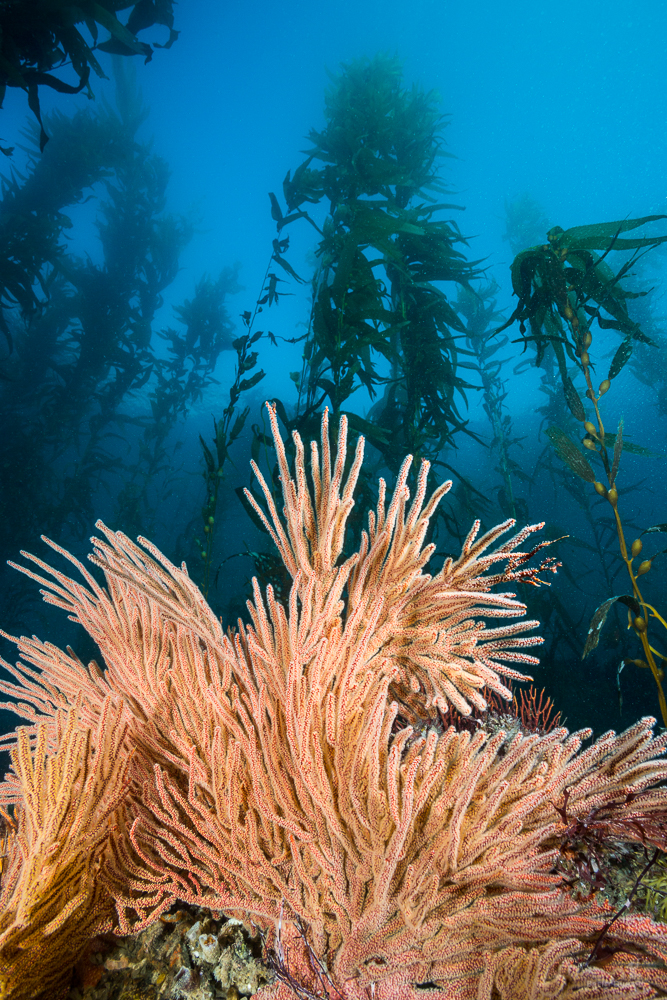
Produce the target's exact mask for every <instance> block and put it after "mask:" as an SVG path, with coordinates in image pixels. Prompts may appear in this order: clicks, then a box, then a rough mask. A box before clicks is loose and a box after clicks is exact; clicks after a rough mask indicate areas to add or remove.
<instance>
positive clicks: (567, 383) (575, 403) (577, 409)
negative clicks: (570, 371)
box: [563, 376, 586, 423]
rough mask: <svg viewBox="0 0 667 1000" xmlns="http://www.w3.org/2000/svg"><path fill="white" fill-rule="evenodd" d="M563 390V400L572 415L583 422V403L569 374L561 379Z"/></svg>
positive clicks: (584, 415)
mask: <svg viewBox="0 0 667 1000" xmlns="http://www.w3.org/2000/svg"><path fill="white" fill-rule="evenodd" d="M563 392H564V393H565V402H566V403H567V405H568V406H569V407H570V412H571V413H572V416H573V417H576V418H577V420H581V422H582V423H583V422H584V420H585V419H586V413H585V412H584V404H583V403H582V402H581V397H580V396H579V393H578V392H577V390H576V389H575V388H574V382H573V381H572V379H571V378H570V377H569V376H566V377H565V378H564V379H563Z"/></svg>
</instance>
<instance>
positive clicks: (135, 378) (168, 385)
mask: <svg viewBox="0 0 667 1000" xmlns="http://www.w3.org/2000/svg"><path fill="white" fill-rule="evenodd" d="M116 84H117V86H116V109H115V110H114V109H112V108H111V107H110V106H108V105H106V104H102V106H101V107H99V108H98V109H97V110H96V111H95V112H94V113H92V112H90V111H81V112H78V113H77V114H75V115H74V116H73V117H71V118H68V117H66V116H65V115H62V114H57V115H53V116H51V117H50V118H49V119H48V126H49V131H50V133H51V141H50V142H49V144H48V145H47V147H46V149H45V150H44V152H43V154H42V155H41V156H39V155H38V154H36V153H32V158H31V160H30V161H29V164H28V171H27V173H26V176H25V177H24V178H22V177H19V176H18V175H15V176H13V177H12V179H11V181H6V182H5V185H4V192H3V193H4V197H3V200H2V202H1V203H0V241H2V242H3V243H4V246H3V248H2V249H3V250H4V254H3V258H4V261H5V267H6V269H7V271H6V272H4V273H9V274H10V276H11V275H18V278H17V279H16V281H23V283H24V285H25V287H26V288H28V289H29V290H30V291H31V292H32V291H33V285H34V282H35V275H37V276H38V278H39V280H40V282H41V284H42V292H41V294H40V295H39V296H34V297H33V298H32V299H31V298H30V297H27V296H26V297H23V298H21V299H19V298H18V295H17V294H16V293H14V294H13V295H10V294H9V293H8V294H7V295H6V297H5V300H4V304H5V307H6V318H7V322H8V329H9V330H10V333H11V342H10V343H9V344H8V348H7V351H6V352H5V357H4V358H3V359H2V361H0V375H1V376H2V380H1V384H0V419H1V420H2V425H3V428H4V431H5V433H4V434H3V436H2V441H0V463H1V464H2V468H3V471H4V476H3V491H2V494H1V495H0V513H1V514H2V517H1V518H0V523H1V525H2V527H1V528H0V552H2V554H3V562H4V558H7V557H8V556H9V555H10V553H11V552H12V551H15V549H16V545H17V544H19V545H21V546H24V545H30V544H32V543H31V541H30V539H36V538H37V537H38V536H39V534H40V533H41V532H43V531H44V530H47V531H49V532H52V533H53V535H54V537H57V538H59V539H63V538H69V539H79V538H81V537H85V534H87V532H88V531H89V528H90V523H91V518H92V517H93V516H94V515H93V507H94V506H97V505H98V503H99V497H100V494H101V492H102V491H103V490H105V489H106V490H107V491H109V492H111V494H112V496H113V497H114V498H115V504H116V511H115V514H114V517H117V518H118V519H119V520H120V521H121V522H122V523H123V524H125V525H126V526H127V527H128V529H129V530H130V531H133V532H141V531H153V532H154V531H155V530H156V528H155V520H156V517H159V516H161V515H160V510H159V508H160V505H163V504H164V501H165V500H166V499H167V498H168V497H169V495H170V493H171V491H172V490H173V489H174V486H175V483H176V481H177V480H178V475H179V474H178V467H175V464H174V458H175V456H176V454H177V452H176V450H175V447H176V446H175V445H174V444H173V443H171V441H170V440H169V436H170V435H171V434H173V432H174V430H175V428H176V426H177V424H178V422H179V420H182V419H183V418H184V416H185V415H186V414H187V413H188V411H189V410H190V408H191V407H192V405H193V404H194V403H195V402H197V401H199V400H200V399H201V398H202V395H203V393H204V392H205V390H206V388H207V386H208V385H210V384H211V381H212V378H213V369H214V368H215V366H216V363H217V361H218V358H219V355H220V353H221V351H222V350H224V349H228V348H229V347H230V345H231V341H232V325H231V323H230V321H229V318H228V316H227V313H226V308H225V298H226V296H227V295H228V294H232V293H234V292H236V291H237V290H238V282H237V276H238V266H234V267H228V268H225V269H224V270H223V271H222V273H221V275H220V276H219V277H218V278H217V279H212V278H209V277H204V278H203V279H202V280H201V281H199V282H198V284H197V286H196V288H195V292H194V296H193V297H192V298H191V299H186V301H185V302H184V303H183V304H182V305H181V306H179V307H177V308H176V309H175V313H176V317H177V319H178V321H179V327H180V328H168V329H166V330H162V331H154V329H153V327H154V316H155V311H156V309H157V308H158V307H159V306H160V305H161V304H162V297H163V293H164V291H165V290H166V289H167V288H168V287H169V285H170V284H171V283H172V281H173V280H174V278H175V276H176V273H177V271H178V259H179V255H180V253H181V251H182V249H183V248H184V247H185V245H186V244H187V243H188V241H189V240H190V239H191V236H192V234H193V231H194V227H193V223H192V222H191V221H190V220H189V219H186V218H184V217H180V216H176V215H174V214H171V213H168V212H167V211H166V210H165V191H166V185H167V181H168V178H169V171H168V168H167V165H166V163H165V161H164V160H163V159H162V158H160V157H159V156H156V155H155V154H154V153H152V152H151V150H150V147H149V145H148V144H146V143H142V142H140V141H139V140H138V137H137V133H138V130H139V128H140V126H141V125H142V123H143V122H144V121H145V119H146V117H147V114H148V112H147V109H146V108H145V107H144V106H143V105H142V102H141V99H140V96H139V94H138V93H137V91H136V84H133V82H132V78H131V75H128V73H127V72H126V71H125V70H124V68H123V65H122V64H119V65H118V66H117V72H116ZM33 131H34V130H33ZM32 138H33V141H34V142H36V136H34V135H33V137H32ZM31 149H34V146H33V147H31ZM100 184H101V185H102V191H103V194H102V197H101V199H100V201H99V202H98V209H99V217H98V221H97V228H98V233H99V239H100V245H101V250H102V262H101V263H100V264H96V263H94V262H93V260H91V259H90V258H88V259H79V258H78V257H76V256H75V255H74V254H72V253H68V252H67V249H66V244H65V243H64V241H63V236H64V234H65V232H66V230H67V228H68V227H70V226H71V223H70V221H69V219H68V218H67V215H66V210H67V207H68V206H69V205H72V204H77V203H80V202H81V201H82V200H83V199H84V198H87V197H88V195H89V193H90V192H91V190H93V191H99V190H100ZM95 185H97V187H95ZM23 220H33V221H31V223H30V224H31V225H32V226H33V230H34V231H36V233H37V235H34V233H33V231H31V230H28V229H27V228H26V226H25V224H24V222H23ZM2 278H3V271H2V266H1V265H0V280H2ZM8 285H9V283H8V282H7V281H5V286H6V287H8ZM9 287H10V289H13V288H14V286H13V285H12V286H9ZM8 298H10V301H11V299H13V300H14V309H13V311H12V309H11V308H9V307H8V305H7V299H8ZM17 300H18V304H19V306H20V309H17V308H16V303H17ZM160 339H162V340H163V341H165V342H166V345H167V351H165V350H164V348H162V347H161V346H160ZM9 346H11V347H12V350H11V351H9ZM142 390H143V398H144V400H145V406H144V407H142V408H141V409H139V410H138V409H137V407H136V406H133V405H130V406H128V404H129V403H130V401H131V400H132V399H133V398H135V397H136V396H137V394H138V393H140V392H142ZM193 515H194V511H193ZM184 527H185V526H184ZM13 600H14V597H13V598H12V602H13Z"/></svg>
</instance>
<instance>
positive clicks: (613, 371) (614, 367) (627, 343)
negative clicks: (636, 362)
mask: <svg viewBox="0 0 667 1000" xmlns="http://www.w3.org/2000/svg"><path fill="white" fill-rule="evenodd" d="M632 348H633V343H632V337H626V338H625V340H624V341H623V343H622V344H621V345H620V347H619V348H618V350H617V351H616V354H615V355H614V357H613V358H612V362H611V365H610V366H609V375H608V378H616V376H617V375H618V374H619V372H620V371H621V369H622V368H624V366H625V365H626V364H627V362H628V361H629V360H630V357H631V355H632Z"/></svg>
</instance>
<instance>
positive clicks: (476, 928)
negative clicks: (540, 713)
mask: <svg viewBox="0 0 667 1000" xmlns="http://www.w3.org/2000/svg"><path fill="white" fill-rule="evenodd" d="M269 414H270V417H271V422H272V425H273V434H274V438H275V444H276V449H277V454H278V462H279V468H280V475H281V482H282V491H283V501H284V507H283V512H282V515H281V514H280V513H279V512H278V510H277V509H276V506H275V504H274V500H273V497H272V495H271V492H270V490H269V487H268V486H267V484H266V483H265V482H264V480H263V479H262V477H261V475H260V474H259V471H258V470H257V469H255V471H256V473H257V475H258V478H259V481H260V486H261V488H262V490H263V492H264V497H265V500H266V508H265V509H264V510H262V509H261V508H260V507H259V505H258V507H257V510H258V513H259V514H260V516H261V517H263V518H264V519H265V520H266V524H267V528H268V529H269V531H270V532H271V535H272V537H273V540H274V542H275V543H276V545H277V547H278V549H279V552H280V555H281V557H282V559H283V560H284V563H285V566H286V568H287V570H288V571H289V573H290V574H291V576H292V578H293V586H292V590H291V595H290V598H289V602H288V606H287V607H283V606H282V605H280V604H279V603H278V602H277V601H276V599H275V597H274V594H273V592H272V590H271V588H268V589H267V591H266V594H262V593H261V592H260V589H259V586H258V585H257V584H255V588H254V599H253V601H252V603H249V605H248V607H249V612H250V618H251V623H250V624H249V625H247V626H246V625H243V624H242V623H240V622H239V624H238V626H237V628H236V629H235V630H230V631H229V632H225V631H223V628H222V626H221V624H220V622H219V621H218V619H217V618H216V617H215V615H214V614H213V613H212V611H211V610H210V608H209V607H208V605H207V604H206V602H205V601H204V599H203V598H202V596H201V593H200V592H199V590H198V589H197V587H196V586H195V585H194V584H193V582H192V581H191V580H190V578H189V577H188V575H187V572H186V570H185V567H182V568H181V569H178V568H177V567H175V566H173V565H172V564H171V563H169V562H168V560H167V559H165V557H164V556H162V555H161V553H160V552H158V551H157V549H155V548H154V547H153V546H152V545H150V543H148V542H145V541H143V540H141V547H139V546H137V545H134V544H133V543H132V542H130V541H129V539H127V538H126V537H125V536H124V535H122V534H120V533H114V532H112V531H110V530H109V529H107V528H105V527H104V525H102V524H98V527H99V529H100V531H101V535H102V537H98V538H95V539H94V540H93V553H92V555H91V557H90V558H91V560H92V562H93V563H94V564H95V565H96V566H98V567H100V568H101V569H102V570H103V571H104V575H105V577H106V588H104V587H102V586H100V584H99V583H98V582H97V581H96V580H95V579H94V577H93V576H92V575H91V574H90V573H88V572H87V571H86V569H85V568H84V567H83V566H82V565H81V564H79V563H77V562H76V561H75V560H74V559H73V558H72V557H71V556H69V555H68V554H67V553H66V552H64V551H63V550H61V549H59V548H58V547H57V546H55V545H53V543H50V544H51V546H52V548H54V549H56V551H58V552H60V553H61V554H62V555H64V556H65V557H66V558H68V559H69V560H70V561H71V562H72V563H74V564H75V566H76V568H77V570H78V571H79V573H80V574H81V575H82V576H83V580H84V582H83V583H78V582H75V581H74V580H72V579H70V578H68V577H67V576H65V575H63V574H62V573H60V572H58V571H56V570H53V569H51V568H50V567H49V566H47V565H46V564H45V563H43V562H42V561H41V560H39V559H37V558H36V557H34V556H26V557H27V558H28V559H30V560H31V562H32V564H33V566H34V567H35V568H34V569H24V572H26V573H28V575H30V576H33V577H34V579H36V580H37V581H38V582H39V583H40V584H41V585H42V586H43V587H44V590H43V594H44V597H45V599H46V600H47V601H49V602H50V603H52V604H56V605H57V606H59V607H61V608H63V609H64V610H65V611H67V612H68V614H69V615H70V616H71V617H72V618H73V619H74V620H75V621H76V622H79V623H80V624H81V625H82V626H83V627H84V628H85V629H86V630H87V631H88V633H89V634H90V635H91V637H92V638H93V639H94V640H95V641H96V642H97V644H98V646H99V648H100V652H101V654H102V657H103V660H104V668H101V667H99V666H98V665H97V664H96V663H95V662H92V663H90V664H88V665H87V666H86V665H85V664H84V663H82V662H81V661H80V660H79V659H78V658H77V657H76V656H75V655H74V654H73V652H72V651H71V650H67V651H62V650H60V649H58V648H57V647H55V646H53V645H51V644H49V643H45V642H42V641H41V640H39V639H37V638H35V637H33V638H31V639H29V638H25V637H23V638H21V639H17V640H15V641H16V642H17V645H18V647H19V650H20V653H21V656H22V660H23V662H20V663H19V664H17V666H16V667H12V666H10V665H9V664H5V666H6V668H7V669H8V670H9V671H10V672H11V673H12V674H13V675H14V678H15V683H9V682H5V683H2V685H0V688H1V689H2V690H3V692H4V693H5V694H7V695H9V696H10V697H12V698H13V699H17V700H18V704H17V703H15V702H12V703H10V704H11V707H12V708H13V710H14V711H16V712H17V713H18V714H19V715H21V716H22V717H23V718H24V719H25V720H27V722H28V723H29V725H28V726H27V727H24V728H22V729H19V730H18V733H17V734H15V735H14V736H12V737H11V738H10V737H8V738H6V742H8V743H10V744H11V747H12V764H13V769H12V772H11V773H10V774H9V775H8V776H7V777H6V779H5V782H4V784H3V785H2V786H1V787H2V791H1V795H0V801H1V802H2V804H3V805H4V807H5V812H6V820H7V827H8V830H7V837H6V851H5V858H4V861H3V871H2V887H1V906H2V916H1V917H0V995H2V996H11V997H17V998H35V997H44V998H45V997H49V998H53V997H56V996H58V993H59V991H62V990H64V989H65V988H66V985H67V981H68V973H69V968H70V967H71V965H72V964H73V962H74V961H75V960H76V958H77V955H78V954H79V953H80V952H81V950H82V949H83V947H84V945H85V941H86V939H87V938H88V937H89V936H90V935H91V934H93V933H94V932H96V931H99V930H102V929H111V928H114V929H115V930H116V931H117V932H118V933H121V934H124V933H128V932H130V931H131V930H137V929H139V928H141V927H146V926H148V925H149V924H150V923H151V922H152V921H154V920H156V919H157V918H158V917H159V915H160V914H162V913H163V912H164V911H165V910H166V909H167V908H168V907H169V906H171V905H172V904H173V903H174V902H175V901H177V900H181V901H187V902H190V903H194V904H199V905H203V906H208V907H211V908H215V909H221V910H223V911H224V912H226V913H227V914H229V915H232V916H236V917H238V918H241V919H242V920H243V921H245V922H246V923H247V924H249V925H250V924H251V925H253V926H254V927H256V928H259V929H260V930H262V931H263V932H264V933H265V937H266V941H267V945H268V947H269V948H272V949H273V951H274V954H276V955H278V956H279V957H280V956H282V957H285V956H287V960H288V961H287V964H288V970H287V971H288V975H287V976H284V977H283V979H282V980H281V979H278V980H277V982H276V984H275V985H273V986H269V987H264V991H265V1000H269V997H270V998H271V1000H277V998H282V997H283V996H286V995H288V994H289V993H290V991H291V989H292V986H290V985H288V984H287V982H286V981H285V980H286V979H289V980H290V981H291V982H292V984H294V983H299V984H300V986H301V987H302V988H303V990H306V991H310V992H311V994H318V995H322V996H323V995H324V994H325V992H326V993H328V994H329V995H331V996H342V997H345V998H350V1000H352V998H369V1000H370V998H372V997H374V998H376V1000H382V998H387V1000H389V998H394V1000H396V998H403V997H405V998H409V997H417V996H420V997H425V996H427V997H436V996H437V997H438V998H441V1000H448V998H451V1000H454V998H456V1000H464V998H471V1000H472V998H477V1000H491V998H502V1000H523V998H531V1000H540V998H544V1000H546V998H547V997H548V998H554V997H575V996H576V997H577V998H586V1000H592V998H603V997H604V998H605V1000H614V998H619V1000H620V998H623V1000H628V998H636V1000H638V998H646V997H653V996H663V997H664V996H667V928H666V927H664V926H663V925H660V924H656V923H654V922H653V921H652V920H650V919H649V918H648V917H644V916H632V915H623V916H620V917H618V918H617V919H613V918H614V916H615V913H614V911H613V909H612V907H611V906H610V904H608V903H601V902H598V901H596V900H595V899H594V898H593V896H592V895H591V896H590V897H589V898H585V899H581V898H578V897H577V896H576V894H575V893H574V891H573V889H572V887H571V885H570V884H568V881H567V880H566V879H564V878H563V874H562V870H559V865H558V862H559V858H560V853H561V852H560V848H561V846H562V845H563V844H564V843H569V842H570V841H571V839H572V837H573V835H574V834H573V831H575V830H577V829H580V828H585V829H587V830H591V831H592V830H593V827H594V828H595V829H594V833H595V838H596V845H597V846H598V847H599V846H600V845H601V844H602V843H603V842H604V841H605V840H607V841H614V842H618V841H621V842H628V843H630V844H633V843H634V844H638V845H643V847H645V848H647V849H651V850H654V849H656V848H658V849H664V848H665V846H666V844H665V841H666V825H665V821H666V809H667V790H665V789H664V788H663V787H661V786H662V785H663V783H664V781H665V779H667V762H665V761H664V760H663V759H662V754H663V753H664V751H665V748H666V747H667V735H666V736H660V737H657V738H656V737H653V736H652V733H651V729H652V725H653V720H652V719H643V720H641V721H640V722H638V723H637V724H636V725H635V726H633V727H632V728H631V729H629V730H628V731H627V732H625V733H623V734H622V735H620V736H617V735H616V734H615V733H613V732H610V733H607V734H606V735H605V736H603V737H601V738H600V739H599V740H598V741H597V742H595V743H593V744H592V745H591V746H589V747H588V748H587V749H585V750H582V749H581V744H582V741H583V740H584V739H585V738H587V737H588V736H589V735H590V733H589V732H588V731H582V732H579V733H576V734H573V735H571V734H569V733H568V732H567V730H565V729H563V728H554V729H552V730H551V731H550V732H548V733H545V732H542V733H531V734H526V733H524V732H522V731H518V732H515V733H514V734H513V735H511V736H509V735H508V734H507V733H506V732H505V731H504V730H502V729H501V730H500V731H497V732H495V733H494V734H493V735H491V734H490V733H488V732H486V731H485V730H483V729H480V730H478V731H477V732H474V733H471V732H468V731H465V730H463V729H456V728H455V727H454V726H450V727H449V728H447V729H444V728H443V726H442V725H441V724H440V720H441V719H442V718H443V717H444V719H445V721H446V720H447V714H448V712H450V710H451V709H455V710H456V712H452V717H454V716H455V715H459V716H460V715H463V716H469V715H470V713H471V711H472V709H473V708H474V709H476V710H483V709H484V707H485V705H486V700H485V696H484V693H485V691H486V692H491V693H493V696H494V697H496V696H500V697H502V698H505V699H507V698H509V696H510V692H509V689H508V687H507V686H506V681H507V678H514V679H524V678H523V676H522V675H521V674H519V673H518V672H517V670H516V669H515V665H516V664H522V663H523V664H531V663H535V662H536V661H535V659H534V658H533V657H531V656H529V655H528V654H527V653H526V652H525V649H526V647H528V646H530V645H534V644H535V643H537V642H539V639H538V638H536V637H535V636H534V635H533V636H529V635H526V634H525V633H526V632H527V631H528V630H531V629H533V628H534V627H535V626H536V624H537V623H536V622H525V621H520V622H509V623H501V624H499V625H498V626H497V627H491V626H489V625H487V624H485V621H484V620H485V619H498V618H501V619H513V618H520V617H522V616H523V614H524V613H525V606H524V605H522V604H521V603H519V602H518V601H517V600H515V598H514V595H513V594H512V593H508V592H505V591H504V590H501V591H498V589H497V588H498V587H501V588H502V587H503V585H509V586H510V587H513V586H515V585H516V584H517V583H518V582H520V581H529V582H533V583H537V582H539V579H540V578H539V573H540V571H544V570H549V569H554V568H555V566H554V563H553V561H552V560H549V559H547V560H546V561H545V562H543V563H542V565H541V566H540V567H538V568H531V567H529V566H528V565H527V562H528V559H529V558H530V557H531V556H532V555H533V554H534V553H535V552H536V551H537V549H539V548H540V546H539V545H538V546H536V547H534V548H533V549H532V551H525V550H524V549H523V548H522V546H523V545H524V543H525V542H526V540H527V539H528V538H529V536H530V534H531V533H532V532H533V531H534V530H535V527H536V526H533V527H530V528H526V529H524V530H523V531H520V532H519V533H518V534H516V535H514V537H512V538H511V539H510V540H509V541H505V542H500V543H499V542H498V539H499V538H500V537H501V536H502V535H503V534H504V533H505V532H507V531H508V530H509V529H510V528H512V527H513V523H514V522H512V521H508V522H506V523H505V524H503V525H500V526H498V527H497V528H494V529H493V530H492V531H490V532H488V533H487V534H486V535H484V536H482V537H481V538H479V537H478V530H479V525H477V524H476V525H475V526H474V527H473V529H472V531H471V532H470V534H469V536H468V539H467V540H466V542H465V545H464V548H463V551H462V554H461V556H460V557H459V558H458V559H456V560H453V559H447V560H446V561H445V563H444V565H443V566H442V568H441V569H440V570H439V572H437V573H435V574H434V575H429V574H428V573H427V572H425V567H426V565H427V563H428V561H429V558H430V557H431V556H432V554H433V547H432V546H431V545H428V544H425V539H426V533H427V529H428V525H429V519H430V518H431V517H432V515H433V513H434V511H435V508H436V506H437V504H438V503H439V502H440V500H441V499H442V497H443V496H444V494H445V493H446V492H447V490H448V489H449V484H443V485H441V486H440V487H438V488H437V489H436V490H435V492H434V493H433V494H432V495H431V497H430V499H428V500H427V498H426V485H427V484H426V480H427V473H428V463H426V462H425V463H424V464H423V465H422V468H421V472H420V474H419V476H418V479H417V489H416V494H415V496H414V498H413V499H412V502H411V503H409V496H408V490H407V486H406V481H407V476H408V469H409V464H410V459H407V460H406V462H405V463H404V464H403V467H402V469H401V471H400V474H399V476H398V482H397V486H396V489H395V491H394V494H393V497H392V498H391V501H390V502H389V503H388V505H387V503H386V499H385V484H384V482H383V481H382V480H381V481H380V488H379V498H378V503H377V508H376V510H375V511H372V512H370V513H369V515H368V527H367V530H366V531H365V532H364V533H363V534H362V537H361V543H360V547H359V550H358V551H357V552H356V553H354V554H353V555H352V556H349V557H346V556H345V555H344V551H343V550H344V539H345V528H346V521H347V518H348V516H349V514H350V511H351V509H352V507H353V503H354V501H353V493H354V489H355V484H356V481H357V477H358V475H359V471H360V467H361V462H362V456H363V439H360V440H359V442H358V444H357V448H356V452H355V455H354V457H353V459H352V461H351V463H350V464H349V467H348V465H347V464H346V432H347V425H346V421H345V419H344V418H343V419H342V420H341V423H340V428H339V432H338V447H337V453H336V455H335V458H333V457H332V455H331V453H330V447H329V439H328V426H327V424H328V421H327V415H326V413H325V414H324V417H323V420H322V438H321V445H320V446H319V447H318V445H317V444H316V443H313V444H312V445H311V462H310V481H309V479H308V477H307V473H306V460H305V456H304V447H303V445H302V442H301V439H300V438H299V436H298V435H296V434H295V435H294V444H295V448H296V457H295V463H294V470H293V472H292V471H290V468H289V466H288V462H287V457H286V454H285V450H284V447H283V443H282V441H281V439H280V436H279V432H278V426H277V420H276V415H275V410H274V409H273V408H269ZM346 469H347V474H346ZM494 545H495V546H496V547H495V548H494V547H493V546H494ZM42 574H47V575H46V576H45V575H42ZM489 696H491V695H489ZM438 713H440V720H439V719H438ZM404 719H405V720H410V722H411V723H412V724H410V725H408V724H406V723H404V722H403V721H402V720H404ZM397 723H398V725H397ZM302 932H303V934H304V935H305V939H304V937H302V936H301V933H302ZM312 955H315V956H316V957H317V958H318V959H319V960H320V961H321V962H322V963H325V965H323V966H322V967H321V968H325V969H326V977H324V978H323V975H324V974H323V973H322V971H320V972H319V973H318V975H319V978H318V976H317V975H316V973H315V971H314V968H316V966H314V965H313V963H312V961H311V960H310V959H311V956H312ZM278 964H279V963H278ZM323 984H324V985H323Z"/></svg>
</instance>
